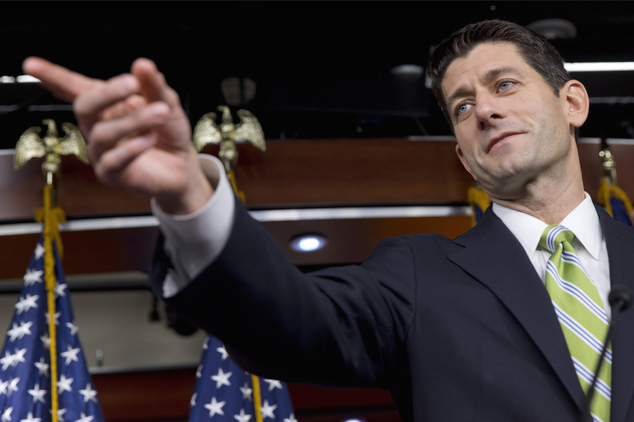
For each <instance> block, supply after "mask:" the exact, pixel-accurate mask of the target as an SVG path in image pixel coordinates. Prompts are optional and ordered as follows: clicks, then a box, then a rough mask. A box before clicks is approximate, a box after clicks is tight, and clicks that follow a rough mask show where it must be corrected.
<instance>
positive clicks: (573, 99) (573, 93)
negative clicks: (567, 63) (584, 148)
mask: <svg viewBox="0 0 634 422" xmlns="http://www.w3.org/2000/svg"><path fill="white" fill-rule="evenodd" d="M559 94H560V97H561V98H562V101H563V100H565V107H566V109H565V110H564V111H565V112H566V113H567V115H568V123H570V126H573V127H581V125H583V124H584V123H585V121H586V119H587V118H588V111H589V110H590V99H589V97H588V92H587V91H586V87H584V86H583V84H582V83H581V82H579V81H577V80H574V79H573V80H570V81H568V82H566V84H565V85H564V86H563V87H562V88H561V89H560V90H559Z"/></svg>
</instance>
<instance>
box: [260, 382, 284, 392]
mask: <svg viewBox="0 0 634 422" xmlns="http://www.w3.org/2000/svg"><path fill="white" fill-rule="evenodd" d="M264 381H266V382H268V383H269V391H273V389H274V388H279V389H280V390H281V389H282V383H281V382H280V381H277V380H267V379H265V380H264Z"/></svg>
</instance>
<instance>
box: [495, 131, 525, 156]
mask: <svg viewBox="0 0 634 422" xmlns="http://www.w3.org/2000/svg"><path fill="white" fill-rule="evenodd" d="M519 134H520V132H503V133H500V134H499V135H497V136H495V137H493V138H491V139H490V140H489V142H488V144H487V153H488V152H489V151H491V150H492V149H493V148H494V147H495V146H497V145H500V144H501V143H504V142H506V141H508V140H509V139H511V138H514V137H515V136H516V135H519Z"/></svg>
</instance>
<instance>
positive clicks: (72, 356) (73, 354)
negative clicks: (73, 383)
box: [60, 344, 90, 385]
mask: <svg viewBox="0 0 634 422" xmlns="http://www.w3.org/2000/svg"><path fill="white" fill-rule="evenodd" d="M80 350H81V349H80V348H79V347H77V348H75V349H73V347H72V346H71V345H70V344H69V345H68V350H66V351H65V352H62V353H60V356H62V357H64V358H66V366H68V364H69V363H71V361H72V362H79V358H78V357H77V354H78V353H79V351H80ZM89 385H90V384H89Z"/></svg>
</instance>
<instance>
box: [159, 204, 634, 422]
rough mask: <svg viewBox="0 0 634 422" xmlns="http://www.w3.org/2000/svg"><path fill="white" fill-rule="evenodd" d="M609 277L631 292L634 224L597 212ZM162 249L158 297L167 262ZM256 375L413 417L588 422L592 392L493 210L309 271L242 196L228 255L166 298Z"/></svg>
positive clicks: (616, 397)
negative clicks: (454, 227)
mask: <svg viewBox="0 0 634 422" xmlns="http://www.w3.org/2000/svg"><path fill="white" fill-rule="evenodd" d="M597 212H598V213H599V215H600V220H601V224H602V226H603V232H604V235H605V238H606V241H607V247H608V254H609V258H610V274H611V279H612V284H623V285H626V286H629V287H630V288H632V289H634V280H633V277H634V229H631V228H629V227H626V226H624V225H622V224H620V223H617V222H615V221H614V220H612V219H611V218H610V216H609V215H608V214H607V213H605V211H603V210H602V209H598V210H597ZM170 265H171V264H170V262H169V259H168V257H166V256H165V254H164V252H163V244H162V239H161V240H159V242H158V244H157V249H156V253H155V258H154V261H153V266H152V269H151V273H152V274H151V278H152V280H153V284H154V290H155V292H156V293H158V294H159V295H160V292H161V284H162V280H163V279H164V277H165V272H166V269H167V268H168V267H169V266H170ZM168 303H170V304H171V305H172V306H174V307H175V308H177V309H178V310H180V311H181V312H182V313H183V314H184V315H185V316H187V317H188V318H190V319H191V320H193V321H195V322H196V323H197V324H198V325H200V326H201V327H202V328H204V329H205V330H207V331H208V332H210V333H211V334H213V335H215V336H217V337H218V338H220V339H221V340H222V341H223V342H224V343H225V345H226V346H227V348H228V349H229V350H230V351H231V352H232V357H233V358H234V359H235V360H236V361H237V362H238V363H239V364H241V365H242V366H243V367H244V368H245V369H246V370H248V371H251V372H254V373H256V374H259V375H261V376H264V377H268V378H277V379H282V380H285V381H296V382H309V383H313V384H320V385H326V386H335V387H376V388H385V389H389V390H390V391H391V393H392V397H393V399H394V401H395V403H396V405H397V407H398V410H399V412H400V414H401V416H402V418H403V420H404V421H418V422H423V421H442V422H449V421H460V422H462V421H494V422H498V421H513V422H517V421H531V422H534V421H558V422H561V421H577V420H579V412H580V409H581V406H582V404H583V400H584V395H583V392H582V389H581V386H580V384H579V381H578V380H577V376H576V374H575V371H574V368H573V365H572V361H571V358H570V355H569V352H568V349H567V346H566V343H565V340H564V337H563V334H562V330H561V328H560V326H559V323H558V321H557V318H556V316H555V312H554V310H553V307H552V304H551V301H550V298H549V296H548V293H547V292H546V289H545V287H544V284H543V283H542V281H541V280H540V278H539V276H538V275H537V274H536V273H535V270H534V268H533V266H532V265H531V263H530V261H529V259H528V257H527V256H526V253H525V252H524V250H523V249H522V247H521V245H520V244H519V242H518V241H517V239H516V238H515V237H514V236H513V234H512V233H511V232H510V231H509V230H508V229H507V228H506V226H505V225H504V223H502V221H501V220H500V219H499V218H498V217H497V216H496V215H495V214H494V213H493V212H492V211H491V210H489V211H488V212H486V213H485V215H484V217H483V218H482V220H481V221H480V222H479V223H478V225H477V226H476V227H475V228H473V229H472V230H470V231H468V232H467V233H465V234H464V235H462V236H459V237H458V238H456V239H454V240H450V239H447V238H445V237H443V236H440V235H436V234H417V235H410V236H402V237H397V238H390V239H385V240H383V241H381V242H380V243H379V244H378V245H377V246H376V247H375V249H374V250H373V251H372V253H371V254H370V256H369V257H368V259H367V260H366V261H365V262H364V263H363V264H362V265H359V266H346V267H337V268H331V269H326V270H322V271H319V272H317V273H312V274H309V275H304V274H302V273H300V272H299V271H298V270H297V269H296V267H295V266H293V265H292V264H291V263H290V262H289V261H288V259H287V257H286V254H285V252H284V251H283V250H282V249H281V248H280V247H279V245H278V244H277V242H275V240H273V239H272V238H271V237H270V236H269V235H268V233H266V231H265V230H264V229H263V228H262V227H261V226H260V225H259V224H258V223H257V222H255V221H253V220H252V219H251V218H250V217H249V216H248V213H247V212H246V209H245V208H244V207H243V206H242V205H241V204H240V202H239V201H237V202H236V217H235V224H234V228H233V231H232V233H231V237H230V239H229V241H228V244H227V245H226V247H225V249H224V250H223V252H222V254H221V255H220V257H219V258H218V259H217V260H216V261H215V262H213V263H212V264H211V265H210V266H209V267H208V268H207V269H206V270H204V271H203V273H202V274H201V275H200V276H199V277H197V279H196V280H194V281H193V282H192V283H191V284H190V285H189V286H188V287H187V288H185V289H184V290H183V291H182V292H181V293H179V294H178V295H176V296H175V297H174V298H171V299H169V300H168ZM612 344H613V359H614V364H613V381H612V391H613V392H612V422H625V421H634V406H633V405H632V401H633V395H634V311H632V310H631V309H630V310H627V311H625V312H624V313H623V314H622V315H621V317H620V319H619V326H618V327H617V329H616V332H615V334H614V340H613V343H612Z"/></svg>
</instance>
